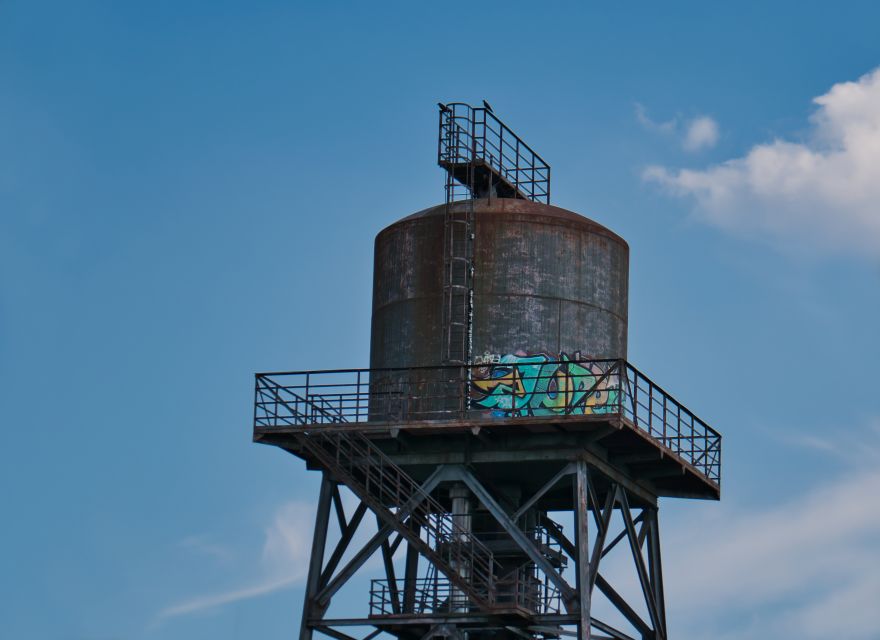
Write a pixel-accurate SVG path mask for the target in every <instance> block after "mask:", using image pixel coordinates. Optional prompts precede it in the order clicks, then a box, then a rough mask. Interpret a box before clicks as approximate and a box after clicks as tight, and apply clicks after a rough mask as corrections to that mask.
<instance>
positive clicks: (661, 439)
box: [254, 355, 721, 485]
mask: <svg viewBox="0 0 880 640" xmlns="http://www.w3.org/2000/svg"><path fill="white" fill-rule="evenodd" d="M590 415H593V416H601V415H604V416H607V417H608V418H609V419H611V418H620V419H623V420H625V421H626V422H628V423H629V424H631V425H632V426H634V427H635V428H636V429H639V430H641V431H643V432H645V433H647V434H648V435H649V436H650V437H651V438H652V439H653V440H654V441H655V442H657V443H658V444H660V445H662V446H663V447H665V448H666V449H668V450H669V451H671V452H672V453H674V454H676V455H677V456H679V457H680V458H681V459H682V460H684V461H686V462H688V463H690V464H691V465H693V466H694V467H695V468H696V469H697V470H698V471H699V472H700V473H702V474H703V475H704V476H705V477H706V478H707V479H708V480H710V481H711V482H713V483H714V484H716V485H720V479H721V435H720V434H719V433H718V432H717V431H715V430H714V429H712V428H711V427H709V426H708V425H707V424H706V423H705V422H703V421H702V420H700V419H699V418H698V417H697V416H695V415H694V414H693V413H692V412H691V411H689V410H688V409H687V408H686V407H685V406H683V405H682V404H681V403H680V402H678V401H677V400H676V399H675V398H673V397H672V396H671V395H670V394H669V393H667V392H666V391H665V390H663V389H662V388H661V387H660V386H659V385H657V384H655V383H654V382H652V381H651V380H650V379H649V378H648V377H647V376H645V375H644V374H642V373H641V372H640V371H639V370H638V369H636V368H635V367H633V366H632V365H631V364H629V363H628V362H626V361H625V360H583V359H571V360H570V359H563V360H551V359H549V358H548V357H546V356H541V355H538V356H522V357H516V356H504V357H496V358H494V359H490V360H489V361H481V362H480V363H479V364H475V365H468V366H442V367H413V368H407V369H372V370H370V369H338V370H329V371H298V372H283V373H260V374H257V376H256V390H255V405H254V427H255V428H256V429H271V428H278V427H297V426H307V425H308V426H311V427H313V426H316V425H323V424H338V423H368V422H369V423H404V422H406V423H413V422H421V421H453V420H458V421H480V420H487V421H490V420H494V419H504V418H508V419H509V418H522V419H523V420H527V419H529V418H536V417H552V416H590Z"/></svg>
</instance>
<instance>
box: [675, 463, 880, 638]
mask: <svg viewBox="0 0 880 640" xmlns="http://www.w3.org/2000/svg"><path fill="white" fill-rule="evenodd" d="M878 494H880V472H878V471H876V470H874V469H870V470H865V471H861V472H853V473H852V475H850V476H849V477H846V478H842V479H837V480H836V481H832V482H829V483H827V484H826V485H825V486H824V487H823V488H821V489H818V490H815V491H813V492H811V493H809V494H807V495H805V496H803V497H800V498H798V499H796V500H793V501H791V502H788V503H786V504H782V505H779V506H777V507H776V508H773V509H762V510H752V509H744V508H738V509H733V510H731V509H724V508H723V506H722V508H721V509H720V510H719V512H716V513H715V514H714V516H713V517H712V518H705V517H704V518H700V519H695V520H693V521H690V522H686V523H683V527H684V528H683V529H679V528H678V527H677V528H676V530H675V531H672V532H671V533H672V535H671V536H670V535H667V536H666V543H665V549H664V554H665V556H664V564H666V566H667V567H671V568H672V569H673V570H671V571H668V572H666V573H667V601H668V603H669V607H670V608H675V614H676V615H675V620H676V622H680V623H682V626H686V629H684V631H685V633H684V634H683V635H684V636H685V637H687V636H688V635H690V636H691V637H693V638H704V637H723V638H729V639H730V640H751V639H755V640H757V639H758V638H765V637H775V638H802V639H807V640H808V639H812V638H816V639H819V638H828V637H834V638H840V639H842V640H872V639H873V638H876V637H877V636H876V632H877V629H880V607H877V606H876V603H877V602H880V578H878V575H877V571H876V569H877V567H880V542H878V540H880V512H878V510H877V509H874V508H872V506H871V505H873V504H875V503H876V496H877V495H878ZM670 540H676V541H679V542H678V543H670ZM685 540H686V541H687V542H686V543H684V544H683V543H682V542H681V541H685ZM713 627H714V629H713Z"/></svg>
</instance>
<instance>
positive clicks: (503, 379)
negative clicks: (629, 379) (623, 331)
mask: <svg viewBox="0 0 880 640" xmlns="http://www.w3.org/2000/svg"><path fill="white" fill-rule="evenodd" d="M475 364H477V365H479V366H478V367H477V368H475V369H474V376H473V379H472V380H471V403H472V406H476V407H481V408H484V409H490V410H491V414H492V415H493V416H503V417H517V416H552V415H587V414H604V413H615V412H616V411H617V402H618V398H619V386H618V376H617V374H616V373H613V372H611V368H612V367H613V366H614V364H613V363H611V362H591V361H589V360H583V359H581V355H580V353H578V352H575V353H574V354H573V356H572V357H569V356H568V355H567V354H565V353H561V354H559V356H558V357H555V356H553V357H551V356H549V355H547V354H544V353H539V354H534V355H526V354H522V353H517V354H509V355H494V354H488V353H487V354H485V355H483V356H479V357H477V358H475Z"/></svg>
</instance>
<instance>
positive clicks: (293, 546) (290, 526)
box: [157, 502, 315, 621]
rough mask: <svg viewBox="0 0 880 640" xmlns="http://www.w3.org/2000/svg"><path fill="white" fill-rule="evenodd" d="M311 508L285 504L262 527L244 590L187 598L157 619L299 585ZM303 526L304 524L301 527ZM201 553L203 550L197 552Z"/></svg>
mask: <svg viewBox="0 0 880 640" xmlns="http://www.w3.org/2000/svg"><path fill="white" fill-rule="evenodd" d="M314 519H315V506H314V505H313V504H310V503H306V502H289V503H287V504H284V505H282V506H281V507H279V508H278V509H277V510H276V512H275V514H274V516H273V519H272V523H271V524H270V525H269V526H268V527H267V528H266V532H265V542H264V543H263V550H262V556H261V560H260V566H259V569H260V570H259V574H258V576H257V577H255V578H254V579H253V580H252V581H251V582H250V583H249V584H247V585H246V586H244V587H237V588H234V589H229V590H226V591H220V592H217V593H211V594H204V595H200V596H195V597H192V598H187V599H185V600H183V601H180V602H177V603H175V604H173V605H170V606H168V607H166V608H164V609H163V610H162V611H160V612H159V614H158V616H157V620H158V621H161V620H165V619H167V618H173V617H175V616H181V615H186V614H191V613H197V612H200V611H206V610H210V609H215V608H217V607H220V606H223V605H226V604H230V603H232V602H238V601H240V600H246V599H249V598H255V597H258V596H262V595H266V594H268V593H272V592H273V591H278V590H279V589H284V588H286V587H289V586H291V585H294V584H297V583H298V582H301V581H302V580H303V579H304V578H305V577H306V573H307V571H308V562H309V550H310V547H311V541H312V540H311V537H312V526H311V524H310V523H313V522H314ZM304 523H307V524H305V525H304ZM199 543H201V540H200V539H199V540H197V541H196V542H193V541H192V539H187V540H185V541H184V542H183V543H182V544H184V545H185V546H197V547H198V546H199ZM199 550H200V551H204V549H199Z"/></svg>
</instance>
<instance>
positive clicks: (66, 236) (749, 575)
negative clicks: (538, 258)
mask: <svg viewBox="0 0 880 640" xmlns="http://www.w3.org/2000/svg"><path fill="white" fill-rule="evenodd" d="M452 18H455V20H453V19H452ZM878 21H880V8H878V7H877V5H876V4H875V3H870V2H844V3H838V4H837V5H835V6H834V7H833V8H832V7H831V6H830V5H828V4H827V3H824V2H793V1H792V2H774V3H766V2H741V3H705V2H666V3H640V4H638V6H633V5H627V6H626V7H623V6H619V7H616V8H608V7H606V6H600V5H599V3H590V4H589V5H587V4H586V3H576V2H569V3H564V2H559V3H519V2H507V3H482V4H480V5H479V6H474V7H471V8H469V9H467V10H465V9H464V8H459V9H456V7H455V6H453V5H449V6H445V5H438V4H436V3H432V4H429V3H411V2H410V3H404V2H400V3H359V4H355V3H350V4H345V3H338V2H325V3H309V4H306V3H296V2H261V3H244V2H222V1H221V2H216V1H215V2H153V3H113V2H79V3H66V2H40V1H38V0H32V1H29V2H17V1H14V0H6V1H4V2H0V412H2V413H0V416H2V434H3V446H2V449H0V450H2V452H3V458H4V460H3V464H2V465H0V481H2V484H0V486H2V489H3V490H2V492H0V509H2V511H0V512H2V514H3V523H4V524H3V526H2V527H0V543H2V550H3V551H2V554H0V576H2V586H3V596H2V597H0V636H2V637H9V638H40V639H42V638H47V639H48V638H53V639H54V638H65V639H66V638H70V639H77V640H109V639H117V638H126V639H138V640H140V639H143V640H153V639H163V640H164V639H169V640H174V639H178V638H193V637H212V638H216V639H218V640H221V639H233V638H252V637H260V638H287V637H291V634H292V633H293V632H294V629H295V627H296V625H297V624H298V618H299V606H300V600H301V597H302V580H303V575H304V554H305V551H304V545H305V544H306V543H305V541H306V540H308V538H309V535H310V530H309V528H310V525H311V518H312V515H311V514H312V504H313V501H314V499H315V497H316V495H317V485H318V478H317V477H316V475H315V474H313V473H307V472H306V471H305V469H304V465H303V464H302V463H301V462H299V461H298V460H296V459H294V458H292V457H290V456H288V455H286V454H283V453H281V452H279V451H277V450H274V449H271V448H267V447H261V446H258V445H254V444H251V443H250V436H251V434H250V417H251V413H252V408H251V402H252V383H253V380H252V374H253V372H254V371H258V370H273V369H294V368H295V369H309V368H334V367H354V366H366V363H367V357H368V347H369V319H370V286H371V260H372V238H373V236H374V235H375V233H376V232H378V231H379V230H380V229H381V228H382V227H384V226H385V225H387V224H389V223H390V222H392V221H394V220H396V219H398V218H400V217H403V216H405V215H407V214H409V213H411V212H413V211H416V210H419V209H422V208H424V207H427V206H430V205H433V204H436V203H438V202H439V201H441V200H442V197H443V192H442V183H443V178H442V175H441V173H440V170H439V169H438V168H437V167H436V166H435V164H434V161H435V157H434V154H435V152H436V148H435V142H436V141H435V136H436V107H435V103H436V102H437V101H438V100H443V101H452V100H462V101H471V102H474V103H478V102H479V101H480V100H481V99H482V98H486V99H488V100H489V101H490V102H491V103H492V104H493V106H494V107H495V110H496V112H498V113H499V115H500V116H501V117H502V118H503V119H504V120H505V121H506V122H508V123H509V124H510V125H511V126H512V127H513V128H514V129H515V130H516V131H517V132H519V133H520V134H521V135H522V136H523V137H524V138H525V139H526V140H528V141H529V142H530V143H531V144H532V145H533V146H534V147H536V149H538V150H539V152H540V153H541V154H542V155H543V156H544V157H545V158H546V159H547V160H548V161H549V162H550V164H551V165H552V167H553V202H554V203H555V204H557V205H559V206H563V207H566V208H570V209H573V210H575V211H578V212H581V213H583V214H584V215H587V216H588V217H591V218H593V219H595V220H597V221H598V222H600V223H602V224H605V225H607V226H608V227H610V228H611V229H613V230H614V231H616V232H617V233H619V234H620V235H622V236H623V237H624V238H626V240H627V241H628V242H629V244H630V248H631V252H632V256H631V292H630V347H629V353H630V359H631V360H632V361H633V362H634V363H635V364H636V366H638V367H639V368H640V369H642V370H644V371H645V372H647V373H648V374H649V375H650V376H651V377H652V378H654V379H655V380H657V381H658V382H659V383H660V384H662V385H663V386H664V387H666V388H667V389H669V390H670V391H671V392H672V393H674V394H675V395H676V396H677V397H679V398H681V399H682V400H683V401H684V402H685V404H687V405H688V406H689V407H690V408H692V409H693V410H694V411H695V412H697V413H698V414H699V415H700V416H701V417H703V418H704V419H705V420H706V421H707V422H709V423H710V424H712V425H713V426H715V427H716V428H717V429H719V430H720V431H722V433H723V434H724V436H725V451H724V454H725V461H724V463H725V467H724V499H723V501H722V502H721V503H718V504H715V503H676V502H674V501H666V502H665V503H664V504H663V508H662V510H661V518H662V520H663V535H664V538H663V544H664V562H665V569H666V580H667V589H668V591H667V598H668V601H669V602H668V609H669V615H670V626H671V628H672V630H673V632H674V633H676V636H677V637H679V638H687V639H693V640H700V639H702V638H706V637H717V638H724V639H729V640H734V639H736V640H746V639H751V638H759V637H760V638H763V637H768V635H772V636H773V637H778V638H807V639H809V638H820V637H821V638H827V637H832V636H833V637H837V638H846V639H854V640H862V639H865V640H867V639H869V638H876V637H877V633H878V631H877V630H878V629H880V613H878V609H877V607H876V602H877V601H878V600H880V580H878V578H877V575H876V571H875V570H873V571H872V568H876V567H877V566H878V565H880V517H878V510H877V509H876V505H877V495H878V493H880V473H878V464H880V393H878V390H877V386H878V374H877V361H878V357H880V340H878V338H877V327H878V326H880V296H878V290H880V287H878V285H880V227H878V219H880V216H878V214H877V212H876V210H875V208H874V206H875V205H874V203H876V202H877V201H878V199H880V192H878V188H880V187H878V185H880V169H878V167H880V133H878V132H880V115H878V114H880V75H871V74H872V72H874V70H876V69H877V68H878V66H880V40H878V38H877V29H876V25H877V24H878ZM350 598H351V602H353V603H355V604H356V603H357V602H359V601H360V599H362V598H365V592H364V593H361V592H353V594H352V595H351V596H350Z"/></svg>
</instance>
